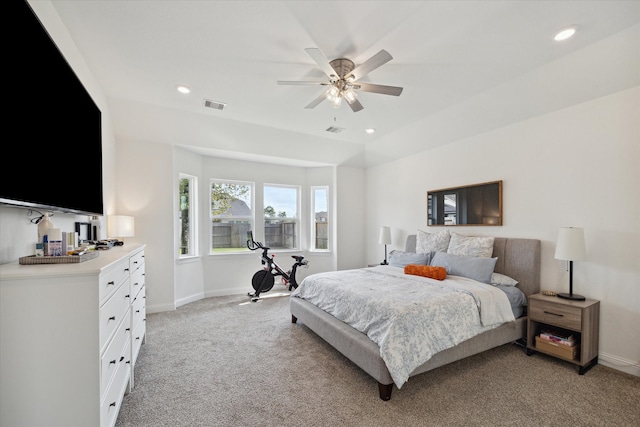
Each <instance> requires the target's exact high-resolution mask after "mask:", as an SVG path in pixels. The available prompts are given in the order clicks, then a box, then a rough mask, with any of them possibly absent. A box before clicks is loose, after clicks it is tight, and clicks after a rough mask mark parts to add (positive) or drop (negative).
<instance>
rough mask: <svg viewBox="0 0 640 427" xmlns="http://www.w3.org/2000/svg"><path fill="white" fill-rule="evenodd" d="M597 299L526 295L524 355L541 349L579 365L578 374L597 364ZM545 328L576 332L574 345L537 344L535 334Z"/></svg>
mask: <svg viewBox="0 0 640 427" xmlns="http://www.w3.org/2000/svg"><path fill="white" fill-rule="evenodd" d="M599 325H600V301H597V300H593V299H586V300H585V301H572V300H567V299H562V298H558V297H555V296H546V295H542V294H535V295H531V296H529V313H528V317H527V355H528V356H531V355H532V354H534V353H536V352H540V353H544V354H547V355H550V356H553V357H557V358H558V359H562V360H566V361H567V362H571V363H573V364H574V365H578V374H580V375H584V373H585V372H587V371H588V370H589V369H591V368H592V367H593V366H595V365H597V364H598V336H599ZM544 329H554V330H557V331H561V332H566V333H568V334H572V335H574V336H575V340H576V344H575V348H573V349H571V350H575V351H567V350H568V349H567V348H566V347H565V348H562V347H559V348H558V347H556V348H554V347H550V346H547V345H545V343H540V344H538V343H537V342H536V337H538V339H539V336H540V332H541V331H542V330H544Z"/></svg>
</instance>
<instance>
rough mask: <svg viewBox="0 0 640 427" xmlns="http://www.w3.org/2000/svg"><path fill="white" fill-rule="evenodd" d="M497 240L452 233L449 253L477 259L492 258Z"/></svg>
mask: <svg viewBox="0 0 640 427" xmlns="http://www.w3.org/2000/svg"><path fill="white" fill-rule="evenodd" d="M495 239H496V238H495V237H471V236H463V235H462V234H458V233H451V239H450V241H449V247H448V248H447V253H450V254H452V255H460V256H470V257H477V258H491V256H492V255H493V242H494V241H495Z"/></svg>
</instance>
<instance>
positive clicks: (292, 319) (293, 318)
mask: <svg viewBox="0 0 640 427" xmlns="http://www.w3.org/2000/svg"><path fill="white" fill-rule="evenodd" d="M297 322H298V318H297V317H296V316H294V315H293V314H292V315H291V323H297Z"/></svg>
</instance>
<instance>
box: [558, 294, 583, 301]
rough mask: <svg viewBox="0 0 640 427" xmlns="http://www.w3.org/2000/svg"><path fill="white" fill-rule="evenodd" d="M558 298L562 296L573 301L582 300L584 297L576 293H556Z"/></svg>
mask: <svg viewBox="0 0 640 427" xmlns="http://www.w3.org/2000/svg"><path fill="white" fill-rule="evenodd" d="M558 297H559V298H564V299H570V300H574V301H584V300H585V299H586V298H585V297H583V296H582V295H578V294H564V293H561V294H558Z"/></svg>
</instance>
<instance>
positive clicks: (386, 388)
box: [378, 383, 393, 401]
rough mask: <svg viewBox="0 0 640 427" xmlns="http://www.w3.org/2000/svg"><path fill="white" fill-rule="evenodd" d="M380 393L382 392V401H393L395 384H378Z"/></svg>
mask: <svg viewBox="0 0 640 427" xmlns="http://www.w3.org/2000/svg"><path fill="white" fill-rule="evenodd" d="M378 391H379V392H380V399H382V400H385V401H386V400H389V399H391V392H392V391H393V384H381V383H378Z"/></svg>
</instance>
